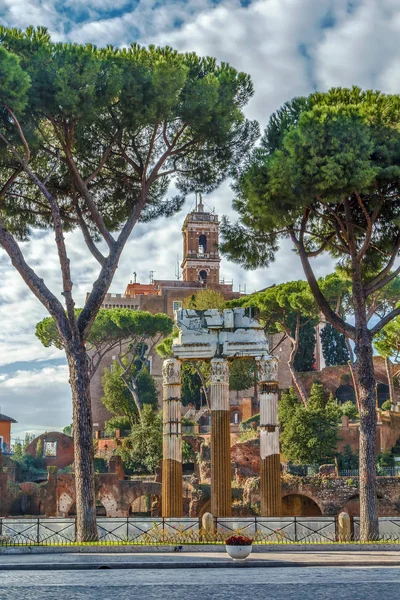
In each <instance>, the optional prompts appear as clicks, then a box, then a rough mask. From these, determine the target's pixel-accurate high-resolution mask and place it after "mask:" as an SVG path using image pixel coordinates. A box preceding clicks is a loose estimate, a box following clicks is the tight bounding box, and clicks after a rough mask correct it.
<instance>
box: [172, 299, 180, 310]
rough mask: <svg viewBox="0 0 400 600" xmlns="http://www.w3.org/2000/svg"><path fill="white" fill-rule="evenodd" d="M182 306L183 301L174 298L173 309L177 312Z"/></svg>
mask: <svg viewBox="0 0 400 600" xmlns="http://www.w3.org/2000/svg"><path fill="white" fill-rule="evenodd" d="M181 308H182V302H180V301H179V300H174V301H173V303H172V310H173V311H174V312H175V311H177V310H181Z"/></svg>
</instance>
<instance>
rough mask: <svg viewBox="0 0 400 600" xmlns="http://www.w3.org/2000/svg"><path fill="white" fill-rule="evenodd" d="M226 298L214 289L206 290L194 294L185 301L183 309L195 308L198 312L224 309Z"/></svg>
mask: <svg viewBox="0 0 400 600" xmlns="http://www.w3.org/2000/svg"><path fill="white" fill-rule="evenodd" d="M225 303H226V302H225V298H224V297H223V295H222V294H221V293H220V292H217V291H216V290H212V289H209V288H207V289H204V290H201V291H200V292H197V294H193V295H192V296H189V297H188V298H185V300H184V301H183V304H182V305H183V308H194V309H196V310H207V309H208V308H220V309H222V308H224V307H225Z"/></svg>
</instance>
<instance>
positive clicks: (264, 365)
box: [258, 357, 282, 517]
mask: <svg viewBox="0 0 400 600" xmlns="http://www.w3.org/2000/svg"><path fill="white" fill-rule="evenodd" d="M277 366H278V359H276V358H274V357H272V358H265V359H264V358H263V359H261V360H260V361H258V381H259V386H260V395H259V397H260V455H261V456H260V495H261V515H262V516H263V517H279V516H281V513H282V500H281V465H280V452H279V425H278V382H277Z"/></svg>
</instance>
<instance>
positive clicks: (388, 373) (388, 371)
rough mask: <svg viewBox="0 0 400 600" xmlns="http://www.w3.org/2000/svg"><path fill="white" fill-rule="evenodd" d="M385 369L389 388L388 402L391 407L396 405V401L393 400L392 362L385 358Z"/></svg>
mask: <svg viewBox="0 0 400 600" xmlns="http://www.w3.org/2000/svg"><path fill="white" fill-rule="evenodd" d="M385 369H386V376H387V380H388V386H389V400H390V402H391V403H392V406H393V405H394V404H395V403H396V400H395V397H394V385H393V374H392V361H391V360H390V358H389V357H386V358H385Z"/></svg>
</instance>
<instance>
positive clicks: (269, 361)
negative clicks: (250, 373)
mask: <svg viewBox="0 0 400 600" xmlns="http://www.w3.org/2000/svg"><path fill="white" fill-rule="evenodd" d="M278 362H279V358H278V357H277V356H263V357H262V358H260V359H259V360H257V370H258V381H259V383H263V382H268V381H278Z"/></svg>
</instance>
